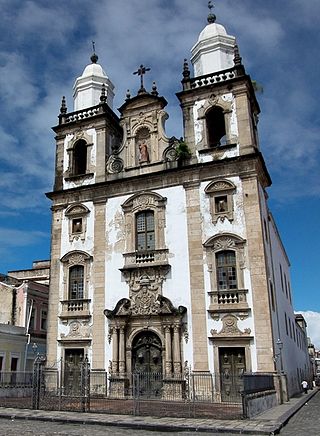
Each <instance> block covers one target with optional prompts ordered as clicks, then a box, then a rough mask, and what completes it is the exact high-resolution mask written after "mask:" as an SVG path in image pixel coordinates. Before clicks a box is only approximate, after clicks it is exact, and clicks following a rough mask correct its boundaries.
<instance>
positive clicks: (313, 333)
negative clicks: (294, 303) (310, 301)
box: [295, 310, 320, 350]
mask: <svg viewBox="0 0 320 436" xmlns="http://www.w3.org/2000/svg"><path fill="white" fill-rule="evenodd" d="M295 313H301V315H302V316H303V317H304V319H305V320H306V323H307V332H308V336H309V337H310V339H311V342H312V343H313V344H314V346H315V347H316V349H318V350H320V313H319V312H313V311H312V310H307V311H303V310H301V311H300V310H297V311H295Z"/></svg>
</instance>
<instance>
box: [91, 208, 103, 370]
mask: <svg viewBox="0 0 320 436" xmlns="http://www.w3.org/2000/svg"><path fill="white" fill-rule="evenodd" d="M105 215H106V201H101V202H95V203H94V252H93V275H92V286H93V302H94V304H93V307H92V318H93V328H92V368H93V369H101V368H104V367H105V345H104V344H105V341H106V333H105V316H104V313H103V311H104V308H105V251H106V246H105V245H106V243H105V241H106V238H105V229H106V217H105Z"/></svg>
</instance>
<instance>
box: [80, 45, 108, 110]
mask: <svg viewBox="0 0 320 436" xmlns="http://www.w3.org/2000/svg"><path fill="white" fill-rule="evenodd" d="M97 61H98V56H97V55H96V54H95V53H93V55H92V56H91V64H89V65H87V66H86V67H85V69H84V70H83V73H82V75H81V76H80V77H78V78H77V79H76V81H75V83H74V86H73V99H74V110H75V111H78V110H81V109H86V108H88V107H91V106H96V105H97V104H99V103H100V96H101V90H102V86H103V85H104V86H105V93H106V101H107V104H108V106H110V108H111V109H112V106H113V97H114V92H113V90H114V85H113V83H112V82H111V80H110V79H109V77H108V76H107V74H106V73H105V71H104V70H103V68H102V66H101V65H100V64H98V63H97Z"/></svg>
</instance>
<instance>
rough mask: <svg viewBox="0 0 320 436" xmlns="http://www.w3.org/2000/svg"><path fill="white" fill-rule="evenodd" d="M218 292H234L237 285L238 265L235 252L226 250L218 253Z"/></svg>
mask: <svg viewBox="0 0 320 436" xmlns="http://www.w3.org/2000/svg"><path fill="white" fill-rule="evenodd" d="M216 268H217V284H218V290H219V291H222V290H234V289H237V288H238V285H237V264H236V254H235V252H234V251H231V250H225V251H219V252H218V253H216Z"/></svg>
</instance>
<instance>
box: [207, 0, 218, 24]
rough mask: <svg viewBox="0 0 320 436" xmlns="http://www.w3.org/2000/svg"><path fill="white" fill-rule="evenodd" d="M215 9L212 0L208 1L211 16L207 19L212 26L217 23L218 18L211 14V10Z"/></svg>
mask: <svg viewBox="0 0 320 436" xmlns="http://www.w3.org/2000/svg"><path fill="white" fill-rule="evenodd" d="M213 8H214V6H213V4H212V1H211V0H209V1H208V9H209V15H208V18H207V21H208V24H212V23H215V21H216V18H217V17H216V16H215V15H214V14H213V13H212V12H211V10H212V9H213Z"/></svg>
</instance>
